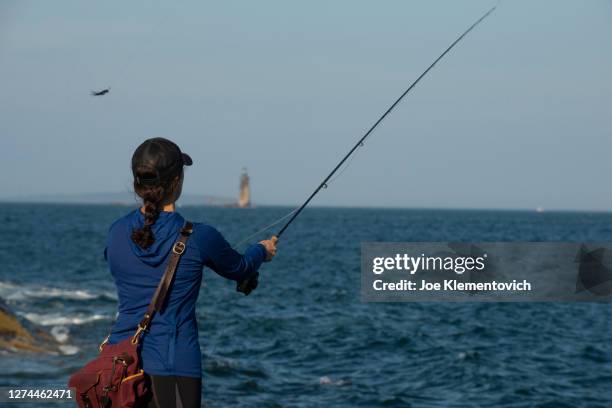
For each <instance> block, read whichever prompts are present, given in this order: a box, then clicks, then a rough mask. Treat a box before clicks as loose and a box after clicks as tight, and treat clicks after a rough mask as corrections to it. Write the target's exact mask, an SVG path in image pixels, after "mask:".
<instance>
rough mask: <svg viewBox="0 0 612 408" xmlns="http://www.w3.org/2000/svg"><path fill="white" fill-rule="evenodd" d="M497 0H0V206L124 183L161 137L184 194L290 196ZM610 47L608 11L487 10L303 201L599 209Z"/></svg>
mask: <svg viewBox="0 0 612 408" xmlns="http://www.w3.org/2000/svg"><path fill="white" fill-rule="evenodd" d="M494 4H495V2H492V1H469V2H468V1H463V2H457V1H382V2H375V1H332V2H329V1H308V2H306V1H302V2H288V1H258V2H252V1H240V2H239V1H224V2H215V3H211V2H201V1H181V2H161V1H157V2H141V1H130V2H114V1H105V2H95V3H91V2H82V1H54V2H40V1H37V2H34V1H24V0H19V1H4V2H2V3H1V4H0V59H1V61H2V63H1V64H0V76H1V78H2V81H3V86H2V92H1V93H0V138H1V140H2V148H1V150H0V185H2V191H1V192H0V198H7V197H14V196H21V195H41V194H56V193H83V192H116V191H125V190H127V189H129V186H130V171H129V160H130V157H131V153H132V151H133V150H134V148H135V147H136V146H137V145H138V144H139V143H140V142H141V141H142V140H144V139H146V138H148V137H154V136H164V137H168V138H170V139H172V140H175V141H176V142H177V143H178V144H179V145H180V146H181V147H182V148H183V150H185V151H187V152H188V153H190V154H191V155H192V157H193V159H194V162H195V163H194V166H192V168H190V169H189V170H188V173H187V180H186V185H185V191H186V192H187V193H193V194H211V195H219V196H233V195H236V194H237V186H238V176H239V173H240V169H241V168H242V166H246V167H247V168H248V169H249V173H250V175H251V178H252V181H253V199H254V201H255V202H256V203H259V204H296V203H299V202H301V201H303V200H304V199H305V198H306V196H307V195H308V194H309V193H310V192H311V191H312V189H313V188H314V187H315V186H316V185H317V184H318V183H319V182H320V181H321V179H322V178H323V177H324V176H325V175H326V174H327V172H329V171H330V170H331V169H332V168H333V166H334V165H335V164H336V162H337V161H338V160H339V159H340V157H341V156H342V155H343V154H344V153H345V152H346V151H347V150H348V149H349V148H350V147H351V146H352V144H353V143H354V142H355V141H356V139H357V138H358V137H360V135H361V134H362V133H363V132H364V131H365V130H366V129H367V128H368V127H369V126H370V125H371V124H372V123H373V122H374V121H375V120H376V119H377V117H378V116H379V115H380V114H381V113H382V112H384V110H385V109H386V108H387V107H388V105H389V104H390V103H391V102H393V100H394V99H395V98H396V97H397V96H399V94H400V93H401V92H402V91H403V90H404V89H405V88H406V87H407V86H408V85H409V84H410V83H411V82H412V80H414V79H415V78H416V77H417V76H418V75H419V74H420V72H421V71H422V70H423V69H425V68H426V67H427V66H428V65H429V63H431V61H432V60H433V59H435V58H436V57H437V55H438V54H439V53H440V52H441V51H443V50H444V49H445V48H446V46H448V45H449V44H450V43H451V42H452V41H453V40H454V39H455V38H456V37H457V36H458V35H459V34H460V33H461V32H462V31H463V30H465V29H466V28H467V27H468V26H469V25H470V24H471V23H472V22H473V21H474V20H475V19H476V18H478V17H479V16H480V15H481V14H482V13H483V12H484V11H486V10H487V9H488V8H489V7H491V6H492V5H494ZM611 42H612V2H610V1H604V0H593V1H589V2H579V1H544V0H543V1H537V2H532V1H507V2H502V3H501V5H500V6H499V7H498V10H497V11H496V12H495V13H494V14H493V15H491V17H490V18H489V19H487V20H486V21H485V22H483V24H482V25H481V26H479V27H478V28H477V29H476V30H474V31H473V32H472V33H471V34H470V35H469V36H468V37H467V38H465V40H464V41H463V42H462V43H460V44H459V45H458V46H457V47H456V48H455V49H454V50H453V51H452V52H451V53H450V54H449V55H447V57H446V58H445V59H444V60H442V61H441V63H440V64H439V65H437V66H436V67H435V68H434V69H433V70H432V71H431V72H430V74H429V75H428V76H427V77H426V78H425V79H424V80H423V81H422V82H421V83H420V84H419V85H418V87H417V88H415V89H414V91H413V92H412V94H411V95H409V96H408V97H407V98H406V99H405V100H404V102H403V103H402V104H401V105H400V106H398V108H397V109H396V110H395V111H394V112H393V114H392V115H391V116H390V117H389V118H388V119H387V120H386V121H385V122H384V123H383V124H382V125H381V126H380V127H379V129H378V130H377V131H376V132H375V133H374V134H373V136H372V138H371V139H370V140H369V141H368V142H367V143H366V145H365V147H364V148H363V149H361V150H360V151H359V152H358V154H357V156H356V158H355V160H353V161H352V162H351V165H350V167H349V168H348V169H347V170H346V171H345V172H344V173H343V174H342V176H341V177H340V178H338V179H337V180H336V181H335V182H334V183H332V184H331V185H330V187H329V188H328V189H327V190H324V191H323V192H322V193H321V195H320V196H318V197H317V198H316V200H315V201H314V204H319V205H350V206H399V207H453V208H535V207H537V206H542V207H544V208H546V209H589V210H590V209H596V210H612V182H611V181H610V179H611V177H612V160H610V155H611V152H612V127H611V122H610V107H611V106H612V81H611V80H610V72H612V52H611V50H612V44H611ZM107 86H111V87H112V89H111V93H110V94H109V95H107V96H105V97H102V98H93V97H90V96H89V91H90V90H92V89H99V88H104V87H107Z"/></svg>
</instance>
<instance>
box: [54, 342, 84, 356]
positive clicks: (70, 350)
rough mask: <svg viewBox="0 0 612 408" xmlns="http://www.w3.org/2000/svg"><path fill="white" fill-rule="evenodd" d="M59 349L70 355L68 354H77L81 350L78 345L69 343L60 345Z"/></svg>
mask: <svg viewBox="0 0 612 408" xmlns="http://www.w3.org/2000/svg"><path fill="white" fill-rule="evenodd" d="M59 349H60V351H61V352H62V354H65V355H68V356H70V355H73V354H76V353H78V352H79V350H80V349H79V348H78V347H77V346H71V345H68V344H62V345H60V346H59Z"/></svg>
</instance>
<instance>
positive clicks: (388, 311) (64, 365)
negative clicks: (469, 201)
mask: <svg viewBox="0 0 612 408" xmlns="http://www.w3.org/2000/svg"><path fill="white" fill-rule="evenodd" d="M289 210H290V209H288V208H276V207H275V208H255V209H247V210H240V209H230V208H227V209H224V208H206V207H201V208H199V207H190V208H181V209H180V212H181V213H182V214H183V215H184V216H185V217H186V218H188V219H192V220H195V221H205V222H208V223H211V224H213V225H215V226H217V228H218V229H220V230H221V231H222V232H223V233H224V234H225V235H226V237H227V238H228V240H229V241H230V242H236V241H239V240H240V239H242V238H243V237H244V236H246V235H249V234H250V233H251V232H253V231H255V230H256V229H257V227H259V226H261V225H265V224H267V223H269V222H271V221H272V220H274V219H276V218H277V217H279V216H281V215H283V214H285V213H286V212H288V211H289ZM128 211H130V208H127V207H121V206H93V205H89V206H86V205H83V206H78V205H32V204H29V205H17V204H10V205H7V204H5V205H4V206H3V208H2V210H1V212H0V221H1V222H0V261H1V265H2V267H1V268H0V297H2V298H4V299H5V300H6V301H7V302H8V303H9V305H10V306H11V307H12V308H13V309H14V310H15V311H16V312H17V313H19V314H20V315H22V316H24V317H26V318H28V319H30V320H32V321H34V322H37V323H40V324H42V325H45V326H46V327H47V328H48V329H49V330H50V331H51V332H52V333H53V335H54V336H55V337H56V338H58V339H59V340H61V341H62V342H63V350H64V354H62V355H55V356H40V355H25V356H24V355H19V356H16V355H12V354H7V353H4V354H1V355H0V359H1V366H2V370H0V385H25V384H27V385H37V384H39V385H49V384H61V383H65V382H66V380H67V378H68V376H69V374H70V373H72V372H73V371H75V370H76V369H78V368H79V367H80V366H81V365H82V364H83V363H84V362H85V361H86V360H88V359H90V358H92V357H94V356H95V355H96V352H97V344H98V343H99V342H100V341H101V340H102V339H103V338H104V337H105V335H106V332H107V330H108V328H109V326H110V324H111V322H112V318H113V316H114V314H115V310H116V295H115V289H114V285H113V283H112V281H111V277H110V273H109V272H108V270H107V267H106V264H105V262H104V259H103V257H102V251H103V249H104V242H105V236H106V231H107V229H108V227H109V225H110V224H111V222H112V221H113V220H114V219H116V218H118V217H120V216H122V215H123V214H125V213H126V212H128ZM609 240H612V214H605V213H546V212H545V213H535V212H533V213H531V212H502V211H446V210H435V211H434V210H389V209H348V208H309V209H307V210H306V211H305V212H304V213H303V215H302V216H300V217H299V218H298V219H297V221H296V222H295V223H294V225H292V226H291V227H290V229H288V230H287V232H286V234H285V235H284V236H283V239H282V241H281V242H280V244H279V252H278V255H277V257H276V259H275V260H274V261H273V262H271V263H269V264H265V265H264V267H263V268H262V270H261V278H260V287H259V288H258V289H257V290H256V291H255V292H254V293H253V294H252V295H251V296H248V297H245V296H243V295H242V294H239V293H236V292H235V287H234V284H233V283H232V282H229V281H225V280H224V279H222V278H221V277H219V276H217V275H215V274H214V272H212V271H210V270H205V275H204V276H205V278H204V283H203V285H202V288H201V293H200V299H199V304H198V322H199V327H200V344H201V347H202V351H203V367H204V373H203V375H204V379H203V384H204V386H203V401H204V406H207V407H493V406H500V407H602V408H603V407H610V406H612V305H608V304H592V303H581V304H571V303H511V304H495V303H492V304H491V303H485V304H478V303H473V304H451V303H449V304H445V303H430V304H425V303H363V302H361V300H360V270H359V262H360V242H362V241H609Z"/></svg>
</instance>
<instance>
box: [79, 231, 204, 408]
mask: <svg viewBox="0 0 612 408" xmlns="http://www.w3.org/2000/svg"><path fill="white" fill-rule="evenodd" d="M192 231H193V224H192V223H191V222H189V221H187V222H186V223H185V226H184V227H183V228H182V229H181V235H180V238H179V240H178V241H177V242H176V243H175V244H174V246H173V247H172V253H171V255H170V260H169V261H168V266H166V270H165V272H164V276H163V277H162V279H161V281H160V282H159V285H158V286H157V290H156V291H155V294H154V295H153V299H152V300H151V303H150V304H149V307H148V308H147V311H146V313H145V314H144V316H143V318H142V320H141V321H140V323H138V328H137V329H136V332H135V333H134V335H133V336H132V337H130V338H127V339H125V340H123V341H122V342H120V343H117V344H105V343H106V342H107V340H108V337H107V338H106V340H105V341H104V342H103V343H102V344H101V345H100V354H99V355H98V357H96V358H95V359H93V360H91V361H90V362H88V363H87V364H85V366H84V367H83V368H81V369H80V370H79V371H77V372H76V373H74V374H73V375H72V376H71V377H70V380H69V381H68V387H71V388H75V399H76V402H77V405H78V406H79V407H81V408H109V407H113V408H114V407H138V406H141V405H142V404H143V403H144V396H145V395H146V394H147V393H148V390H147V387H146V385H145V381H144V371H143V370H142V362H141V361H140V355H139V348H138V345H139V343H140V337H141V335H142V334H143V332H145V331H147V330H148V329H149V325H150V324H151V319H153V315H154V314H155V312H159V311H160V310H161V309H162V306H163V305H164V301H165V299H166V295H167V294H168V289H169V288H170V285H171V284H172V279H173V277H174V273H175V272H176V267H177V266H178V263H179V260H180V259H181V255H182V254H183V252H185V248H186V244H187V239H188V238H189V235H191V233H192Z"/></svg>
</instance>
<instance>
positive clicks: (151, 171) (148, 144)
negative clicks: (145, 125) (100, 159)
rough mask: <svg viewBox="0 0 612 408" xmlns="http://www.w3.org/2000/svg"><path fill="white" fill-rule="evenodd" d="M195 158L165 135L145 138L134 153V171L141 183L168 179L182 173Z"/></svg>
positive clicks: (136, 178) (152, 182) (135, 177)
mask: <svg viewBox="0 0 612 408" xmlns="http://www.w3.org/2000/svg"><path fill="white" fill-rule="evenodd" d="M192 164H193V160H191V157H190V156H189V155H188V154H187V153H183V152H182V151H181V149H180V148H179V147H178V145H177V144H176V143H174V142H173V141H171V140H168V139H165V138H163V137H155V138H152V139H147V140H145V141H144V142H143V143H142V144H141V145H140V146H138V147H137V148H136V150H135V151H134V154H133V155H132V173H133V175H134V179H135V180H136V181H137V182H138V183H139V184H154V183H158V182H161V181H167V180H169V179H171V178H173V177H175V176H177V175H179V174H180V173H181V170H182V168H183V166H191V165H192Z"/></svg>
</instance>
